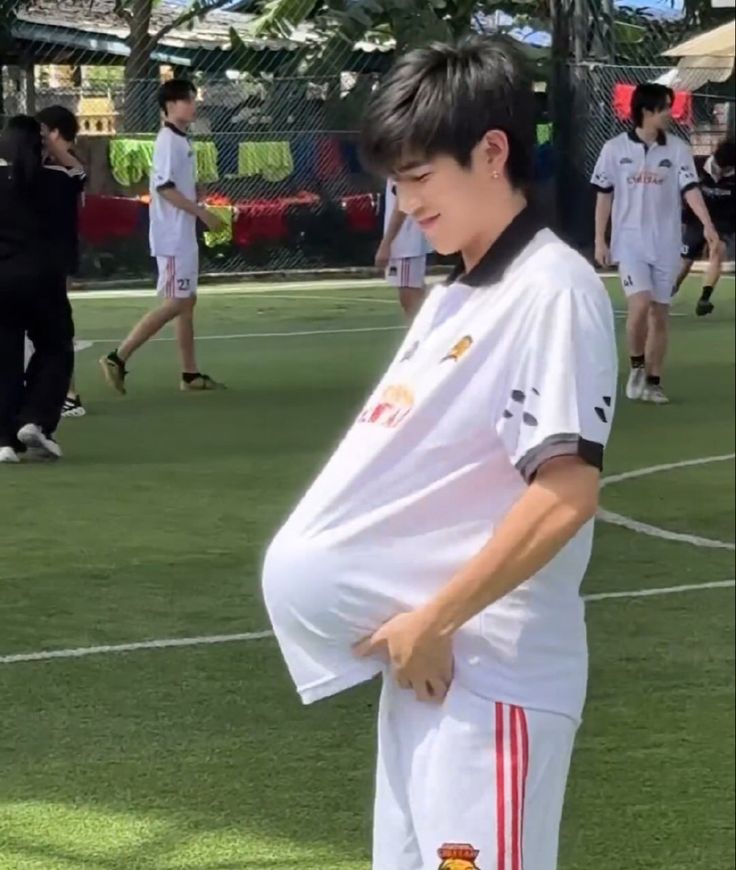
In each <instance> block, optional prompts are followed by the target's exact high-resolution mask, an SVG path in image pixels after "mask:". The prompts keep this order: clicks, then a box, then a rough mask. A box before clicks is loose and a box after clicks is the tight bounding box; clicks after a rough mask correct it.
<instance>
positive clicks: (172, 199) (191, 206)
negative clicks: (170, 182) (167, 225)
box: [158, 187, 203, 218]
mask: <svg viewBox="0 0 736 870" xmlns="http://www.w3.org/2000/svg"><path fill="white" fill-rule="evenodd" d="M158 193H159V195H160V196H162V197H163V198H164V199H165V200H166V201H167V202H169V203H171V205H173V206H174V207H175V208H179V209H181V210H182V211H185V212H186V213H187V214H190V215H193V216H194V217H196V218H201V217H202V212H203V209H202V208H201V207H200V206H199V205H198V204H197V203H196V202H194V201H193V200H191V199H187V197H186V196H184V194H183V193H181V191H179V190H177V189H176V188H175V187H164V188H162V189H161V190H159V191H158Z"/></svg>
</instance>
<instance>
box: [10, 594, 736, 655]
mask: <svg viewBox="0 0 736 870" xmlns="http://www.w3.org/2000/svg"><path fill="white" fill-rule="evenodd" d="M734 585H736V581H734V580H719V581H715V582H709V583H688V584H686V585H682V586H665V587H658V588H653V589H632V590H628V591H624V592H600V593H595V594H593V595H584V596H583V600H584V601H587V602H596V601H611V600H621V599H635V598H654V597H656V596H660V595H676V594H679V593H682V592H698V591H701V590H705V589H733V587H734ZM271 637H273V632H272V631H254V632H245V633H243V634H213V635H203V636H202V637H177V638H164V639H161V640H146V641H140V642H138V643H121V644H112V645H107V646H83V647H77V648H76V649H57V650H41V651H40V652H32V653H15V654H12V655H4V656H0V665H17V664H21V663H24V662H41V661H51V660H55V659H81V658H87V657H88V656H96V655H109V654H112V653H128V652H138V651H140V650H149V649H171V648H172V647H196V646H215V645H218V644H223V643H237V642H239V641H240V642H247V641H254V640H265V639H267V638H271Z"/></svg>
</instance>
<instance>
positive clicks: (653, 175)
mask: <svg viewBox="0 0 736 870" xmlns="http://www.w3.org/2000/svg"><path fill="white" fill-rule="evenodd" d="M666 180H667V178H666V176H664V175H660V174H659V173H657V172H651V171H649V170H646V169H645V170H644V171H643V172H635V173H634V174H633V175H629V176H627V178H626V181H627V183H628V184H629V185H631V186H632V187H633V186H634V185H635V184H664V183H665V181H666Z"/></svg>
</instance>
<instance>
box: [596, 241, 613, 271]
mask: <svg viewBox="0 0 736 870" xmlns="http://www.w3.org/2000/svg"><path fill="white" fill-rule="evenodd" d="M595 261H596V263H598V265H599V266H606V267H607V266H610V265H611V249H610V248H609V247H608V243H607V242H606V241H605V240H604V239H598V240H596V243H595Z"/></svg>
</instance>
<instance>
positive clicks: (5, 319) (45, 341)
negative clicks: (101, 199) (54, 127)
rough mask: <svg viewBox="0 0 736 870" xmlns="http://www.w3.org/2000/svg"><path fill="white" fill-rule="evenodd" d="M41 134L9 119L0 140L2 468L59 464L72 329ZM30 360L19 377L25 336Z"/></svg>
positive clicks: (30, 121) (27, 121)
mask: <svg viewBox="0 0 736 870" xmlns="http://www.w3.org/2000/svg"><path fill="white" fill-rule="evenodd" d="M42 160H43V158H42V138H41V127H40V125H39V123H38V121H36V120H35V119H34V118H30V117H28V116H25V115H18V116H16V117H14V118H11V119H10V121H9V122H8V124H7V126H6V127H5V129H4V130H3V132H2V133H1V134H0V463H16V462H19V461H20V456H21V455H22V454H23V453H25V452H27V451H32V453H33V454H34V455H36V456H39V457H41V458H48V459H59V458H60V457H61V455H62V451H61V448H60V447H59V445H58V444H57V443H56V440H55V438H54V432H55V431H56V427H57V426H58V423H59V419H60V417H61V410H62V407H63V404H64V399H65V398H66V392H67V387H68V386H69V379H70V377H71V373H72V367H73V363H74V326H73V323H72V317H71V309H70V306H69V300H68V298H67V294H66V285H65V277H64V270H63V267H62V264H61V262H60V260H59V258H58V257H57V256H55V251H56V249H57V246H56V245H55V230H54V222H53V211H52V208H51V197H50V196H49V191H48V190H47V177H46V174H45V173H44V172H43V170H42V165H43V164H42ZM26 334H27V335H28V337H29V338H30V340H31V341H32V343H33V346H34V354H33V357H32V358H31V361H30V363H29V365H28V369H27V371H26V372H25V374H24V370H23V369H24V337H25V335H26Z"/></svg>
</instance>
